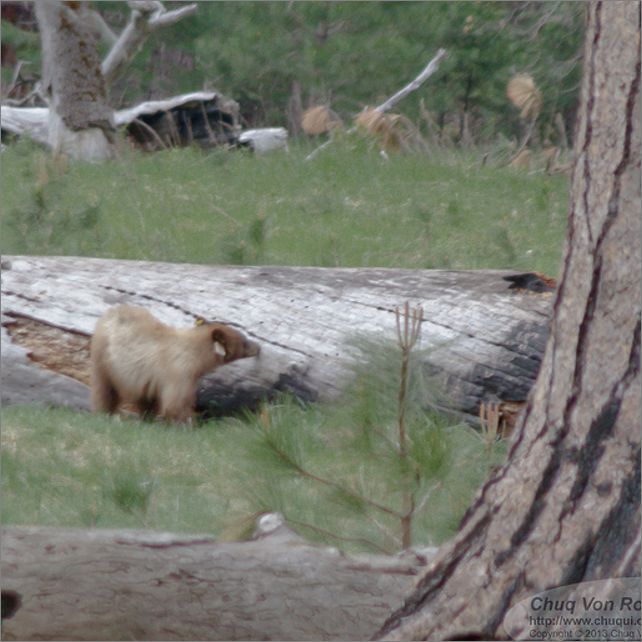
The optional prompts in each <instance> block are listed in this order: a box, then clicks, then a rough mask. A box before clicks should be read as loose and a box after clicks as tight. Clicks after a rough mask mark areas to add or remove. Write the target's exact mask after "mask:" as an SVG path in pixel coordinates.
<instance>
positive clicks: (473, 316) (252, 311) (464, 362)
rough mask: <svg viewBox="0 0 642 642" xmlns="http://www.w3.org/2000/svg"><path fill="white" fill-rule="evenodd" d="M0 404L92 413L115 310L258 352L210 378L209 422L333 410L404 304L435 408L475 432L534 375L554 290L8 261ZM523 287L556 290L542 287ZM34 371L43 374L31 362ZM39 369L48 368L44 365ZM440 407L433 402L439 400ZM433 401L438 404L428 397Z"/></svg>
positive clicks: (366, 275) (320, 273) (477, 275)
mask: <svg viewBox="0 0 642 642" xmlns="http://www.w3.org/2000/svg"><path fill="white" fill-rule="evenodd" d="M3 267H4V269H3V273H2V312H3V320H2V325H3V328H2V348H3V350H2V352H3V368H2V376H3V381H2V395H3V401H4V402H5V403H37V402H42V403H64V404H65V405H69V406H72V407H76V408H78V407H86V403H87V398H88V395H87V390H86V384H87V383H88V380H89V378H88V340H89V337H90V335H91V333H92V331H93V328H94V325H95V323H96V320H97V319H98V317H99V316H100V315H102V314H103V313H104V312H105V310H107V309H108V308H109V307H110V306H111V305H114V304H117V303H129V304H135V305H142V306H145V307H148V308H150V309H151V311H152V312H153V313H154V314H155V315H156V316H157V317H158V318H160V319H161V320H162V321H164V322H166V323H170V324H175V325H191V324H193V322H194V320H195V318H197V317H205V318H207V319H210V320H217V321H222V322H225V323H229V324H231V325H233V326H236V327H238V328H240V329H241V330H242V331H244V332H245V333H246V334H247V335H249V336H250V337H251V338H253V339H254V340H257V341H259V342H260V343H261V345H262V352H261V357H260V358H259V359H248V360H246V361H241V362H238V363H235V364H231V365H229V366H225V367H223V368H221V369H220V370H218V371H217V372H216V373H214V374H213V375H211V376H209V377H207V378H205V379H204V380H203V382H202V384H201V386H200V391H199V399H198V405H199V408H200V409H201V410H205V411H207V412H208V413H210V414H222V413H225V412H228V411H230V410H235V409H237V408H239V407H244V406H245V407H247V406H253V405H256V403H257V402H258V401H259V400H260V399H264V398H266V396H267V397H270V396H273V395H274V394H275V393H278V392H291V393H294V394H295V395H297V396H298V397H299V398H301V399H303V400H307V401H314V400H331V399H335V398H336V397H337V396H338V395H339V394H340V393H341V391H342V390H343V389H344V387H345V384H346V382H347V381H349V379H350V375H351V369H350V366H351V363H353V362H354V360H355V359H358V358H363V355H362V354H360V353H359V352H358V350H356V348H355V345H356V344H357V343H358V341H356V339H357V337H359V336H361V337H365V338H367V339H369V340H371V341H374V342H376V343H385V342H394V341H395V336H396V334H395V314H394V309H395V306H399V305H401V304H403V303H404V302H405V301H409V302H410V304H411V305H413V306H416V305H421V306H423V309H424V321H423V324H422V331H421V332H422V333H421V343H420V344H419V346H418V348H417V349H418V350H419V351H420V352H419V354H420V356H421V359H422V363H423V366H424V369H425V370H426V372H427V373H428V374H429V375H431V376H434V379H435V382H436V385H440V386H441V387H442V394H441V396H439V398H438V402H437V405H438V406H439V407H442V408H444V409H447V410H452V411H454V412H456V413H458V414H459V415H460V416H463V417H464V418H466V419H468V420H470V421H475V418H476V417H477V415H478V411H479V405H480V403H481V402H482V401H486V402H501V403H502V404H503V406H502V408H503V411H504V414H505V416H506V418H507V419H510V416H511V413H514V412H516V410H518V409H519V407H520V404H521V403H522V402H523V401H525V399H526V397H527V394H528V392H529V390H530V388H531V386H532V384H533V382H534V380H535V377H536V375H537V372H538V369H539V365H540V360H541V356H542V352H543V348H544V343H545V340H546V335H547V326H548V315H549V308H550V303H551V296H550V292H533V291H531V290H528V289H521V288H516V287H515V285H516V283H515V282H514V281H508V280H506V279H507V278H512V275H511V273H509V272H502V271H460V272H457V271H442V270H396V269H375V268H371V269H323V268H284V267H207V266H199V265H179V264H170V263H144V262H133V261H114V260H101V259H86V258H72V257H64V258H63V257H5V260H4V263H3ZM517 284H518V285H519V284H521V285H524V286H525V287H531V288H532V287H533V286H535V289H542V287H543V289H547V288H546V287H545V284H543V282H541V281H539V279H537V278H536V277H531V278H526V279H521V280H520V279H519V278H518V279H517ZM36 364H39V365H36ZM43 366H44V368H43ZM431 396H432V394H431ZM428 401H432V402H433V403H434V402H435V399H434V398H432V399H431V400H428V399H427V400H426V403H428Z"/></svg>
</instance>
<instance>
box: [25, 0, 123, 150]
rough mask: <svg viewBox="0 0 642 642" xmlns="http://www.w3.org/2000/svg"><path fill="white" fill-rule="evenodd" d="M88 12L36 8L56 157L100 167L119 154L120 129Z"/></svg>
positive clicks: (49, 5)
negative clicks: (96, 163)
mask: <svg viewBox="0 0 642 642" xmlns="http://www.w3.org/2000/svg"><path fill="white" fill-rule="evenodd" d="M88 11H89V9H88V7H87V6H86V3H83V2H73V3H72V2H65V3H63V2H59V1H58V0H45V1H43V2H37V3H36V17H37V19H38V27H39V29H40V39H41V42H42V60H43V70H42V71H43V79H42V81H43V89H44V93H45V95H46V96H47V99H48V101H49V120H48V125H49V139H48V143H49V145H50V146H51V148H52V149H53V150H54V153H64V154H68V155H69V156H71V157H72V158H79V159H82V160H90V161H100V160H105V159H107V158H111V157H112V156H113V155H114V153H115V147H114V142H115V135H114V133H115V128H114V123H113V115H112V111H113V110H112V109H111V107H110V106H109V104H108V103H107V94H106V91H105V81H104V78H103V75H102V73H101V69H100V58H99V57H98V48H97V45H98V38H97V35H96V34H95V33H94V32H93V31H92V29H90V28H89V26H88V25H89V21H88V19H87V17H88Z"/></svg>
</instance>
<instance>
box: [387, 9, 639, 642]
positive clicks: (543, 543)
mask: <svg viewBox="0 0 642 642" xmlns="http://www.w3.org/2000/svg"><path fill="white" fill-rule="evenodd" d="M588 10H589V24H588V31H587V36H586V53H585V57H584V61H585V62H584V81H583V88H582V92H581V103H580V112H579V119H578V125H577V133H576V137H575V140H576V143H575V145H576V147H575V157H576V159H577V160H576V164H575V170H574V176H573V185H572V195H571V207H570V221H569V230H568V235H567V243H566V250H565V259H564V270H563V276H562V281H561V283H560V287H559V289H558V292H557V296H556V299H555V303H554V318H553V321H552V327H551V333H550V336H549V340H548V344H547V348H546V352H545V356H544V360H543V363H542V368H541V371H540V374H539V377H538V380H537V384H536V386H535V388H534V390H533V393H532V394H531V396H530V398H529V401H528V403H527V406H526V410H525V413H524V421H523V424H522V425H521V426H520V427H519V428H518V432H517V434H516V437H515V440H514V443H513V446H512V448H511V452H510V456H509V459H508V462H507V463H506V464H505V465H504V466H503V467H502V468H501V470H499V471H498V472H497V473H496V474H494V475H493V476H492V477H491V479H489V480H488V481H487V482H486V484H485V485H484V487H483V488H482V490H481V491H480V493H479V495H478V497H477V499H476V501H475V502H474V503H473V506H472V507H471V508H470V509H469V511H468V512H467V514H466V516H465V517H464V519H463V522H462V525H461V529H460V531H459V533H458V534H457V535H456V536H455V538H454V539H453V540H452V541H451V542H450V543H449V544H447V545H445V546H444V547H443V549H442V550H440V553H439V555H438V558H437V559H436V560H435V561H434V563H433V564H432V565H431V566H430V567H429V568H428V569H427V571H426V572H425V573H424V574H423V576H422V577H421V578H420V579H419V581H418V584H417V587H416V589H415V590H414V592H413V593H412V595H411V596H410V597H409V598H408V599H407V600H406V602H405V605H404V606H403V608H401V609H400V610H399V611H397V612H396V613H395V614H393V615H392V616H391V617H390V618H389V620H388V621H387V622H386V624H385V625H384V626H383V628H382V629H381V630H380V632H379V635H380V636H382V637H384V638H385V639H386V640H402V639H405V640H427V639H433V640H436V639H457V640H465V639H487V640H489V639H495V638H500V639H503V638H505V637H506V635H507V634H510V635H511V636H512V637H515V638H517V637H520V638H522V639H524V638H526V639H529V636H531V635H532V633H531V632H530V629H529V628H528V626H527V621H526V620H523V621H522V622H521V624H519V625H515V624H514V623H513V624H512V625H511V626H510V627H508V628H507V627H506V626H505V625H504V624H503V622H504V617H505V615H506V613H507V611H508V609H509V608H510V607H511V606H512V605H514V604H515V603H517V602H519V601H520V600H523V599H524V598H526V597H528V596H532V595H533V594H535V593H538V592H540V591H544V590H547V589H550V588H553V587H560V586H563V585H568V584H573V583H577V582H585V581H589V580H600V579H604V578H611V577H627V576H639V570H640V569H639V549H640V503H639V494H640V432H639V430H640V372H639V366H640V269H641V259H640V205H641V203H640V4H639V3H637V2H594V3H591V4H590V5H588ZM638 597H639V594H638ZM637 608H638V609H639V602H638V603H637ZM548 614H551V613H548ZM552 614H553V615H556V613H555V612H553V613H552ZM576 614H577V613H576ZM580 615H581V613H580ZM637 615H639V611H638V612H637ZM637 635H639V625H638V633H637ZM560 639H561V638H560ZM565 639H567V638H565ZM572 639H583V638H582V637H579V638H578V637H573V638H572ZM600 639H604V638H603V637H602V638H600ZM617 639H622V638H617ZM630 639H635V638H630Z"/></svg>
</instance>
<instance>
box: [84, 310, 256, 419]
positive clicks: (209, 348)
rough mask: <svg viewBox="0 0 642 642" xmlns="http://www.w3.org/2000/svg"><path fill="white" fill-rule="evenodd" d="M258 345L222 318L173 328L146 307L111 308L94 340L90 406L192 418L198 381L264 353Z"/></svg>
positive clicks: (104, 316)
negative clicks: (210, 373)
mask: <svg viewBox="0 0 642 642" xmlns="http://www.w3.org/2000/svg"><path fill="white" fill-rule="evenodd" d="M259 351H260V348H259V346H258V344H256V343H254V342H253V341H250V340H249V339H247V338H246V337H244V336H243V334H241V333H240V332H238V331H236V330H234V329H232V328H230V327H229V326H226V325H224V324H222V323H203V324H201V325H197V326H195V327H192V328H185V329H183V328H173V327H171V326H168V325H165V324H164V323H161V322H160V321H159V320H158V319H156V318H155V317H153V316H152V315H151V314H150V313H149V312H148V311H147V310H145V309H143V308H138V307H134V306H130V305H118V306H116V307H113V308H111V309H109V310H108V311H107V312H106V313H105V314H104V315H103V316H102V317H101V318H100V319H99V320H98V323H97V324H96V329H95V331H94V335H93V337H92V339H91V348H90V352H91V407H92V410H93V411H95V412H107V413H109V414H114V413H115V412H117V411H118V410H119V408H121V406H123V405H127V406H128V407H133V408H134V409H135V410H136V411H137V412H138V413H139V414H141V415H142V416H145V417H160V418H163V419H165V420H166V421H170V422H176V423H189V422H191V421H192V418H193V414H194V406H195V403H196V390H197V386H198V380H199V379H200V378H201V377H202V376H203V375H205V374H207V373H208V372H211V371H212V370H215V369H216V368H218V367H219V366H222V365H223V364H226V363H230V362H232V361H236V360H237V359H245V358H246V357H253V356H256V355H258V354H259Z"/></svg>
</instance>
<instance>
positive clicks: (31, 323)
mask: <svg viewBox="0 0 642 642" xmlns="http://www.w3.org/2000/svg"><path fill="white" fill-rule="evenodd" d="M11 319H12V320H11V321H9V322H8V323H3V325H4V327H5V328H6V329H7V332H8V333H9V335H10V336H11V338H12V340H13V341H14V342H15V343H16V344H17V345H19V346H22V347H23V348H25V349H26V350H28V355H27V356H28V357H29V359H31V361H33V362H35V363H38V364H40V365H41V366H44V367H45V368H48V369H49V370H53V371H55V372H58V373H60V374H64V375H67V376H68V377H72V378H73V379H76V380H77V381H80V382H82V383H84V384H86V385H89V340H90V337H89V336H87V335H85V334H81V333H79V332H72V331H70V330H63V329H61V328H57V327H55V326H52V325H49V324H47V323H43V322H42V321H36V320H35V319H29V318H26V317H18V316H11Z"/></svg>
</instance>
